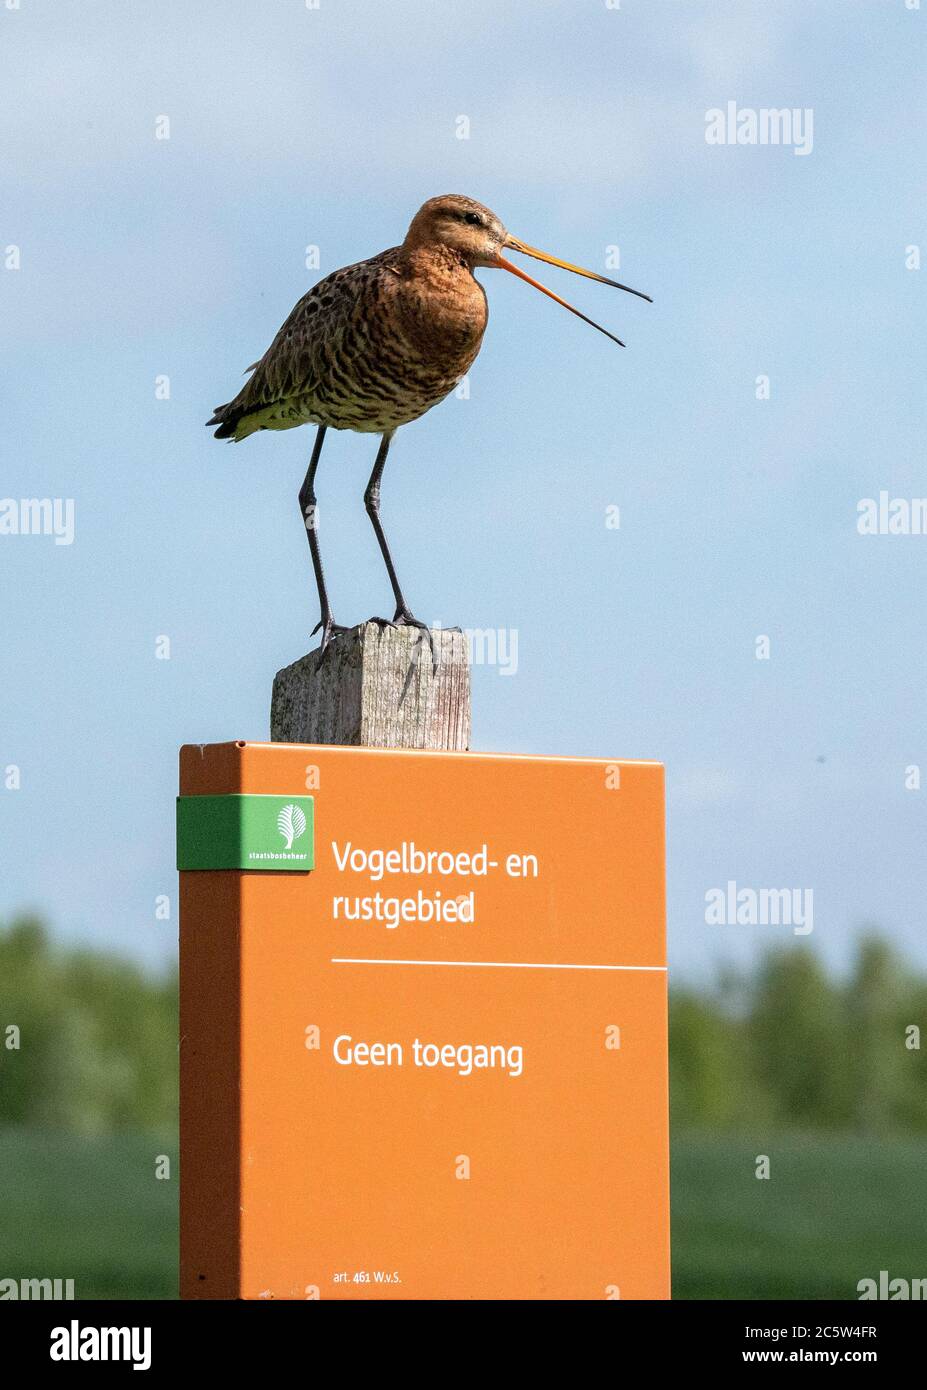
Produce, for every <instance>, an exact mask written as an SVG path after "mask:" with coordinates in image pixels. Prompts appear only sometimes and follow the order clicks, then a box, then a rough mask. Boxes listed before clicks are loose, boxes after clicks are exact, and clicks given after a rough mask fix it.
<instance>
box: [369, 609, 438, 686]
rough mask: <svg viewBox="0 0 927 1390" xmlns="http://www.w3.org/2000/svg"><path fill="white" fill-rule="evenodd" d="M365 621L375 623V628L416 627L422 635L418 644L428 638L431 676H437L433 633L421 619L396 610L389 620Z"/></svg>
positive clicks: (436, 657) (401, 610) (436, 655)
mask: <svg viewBox="0 0 927 1390" xmlns="http://www.w3.org/2000/svg"><path fill="white" fill-rule="evenodd" d="M367 621H368V623H376V625H377V627H417V628H418V629H419V631H420V632H421V634H422V636H421V637H420V638H419V642H420V643H421V642H423V641H424V640H425V638H426V637H427V638H428V647H429V650H430V652H431V667H432V674H434V675H437V671H438V654H437V652H436V651H435V639H434V633H433V632H432V630H431V628H430V627H429V626H428V624H427V623H423V622H422V620H421V618H416V617H415V616H414V614H412V613H410V612H409V610H408V608H397V609H396V612H395V613H394V614H393V616H392V617H391V618H368V619H367Z"/></svg>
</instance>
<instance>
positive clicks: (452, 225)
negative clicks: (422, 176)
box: [405, 193, 508, 269]
mask: <svg viewBox="0 0 927 1390" xmlns="http://www.w3.org/2000/svg"><path fill="white" fill-rule="evenodd" d="M507 236H508V232H507V231H506V230H505V228H504V227H503V225H502V223H501V222H500V221H499V219H498V217H497V216H496V214H495V213H494V212H490V211H489V208H484V207H483V204H482V203H476V202H474V201H473V199H472V198H464V197H461V195H460V194H459V193H445V194H444V195H443V196H442V197H440V198H429V199H428V202H427V203H424V204H423V205H422V206H421V207H420V208H419V210H418V212H417V213H416V214H415V216H414V217H413V219H412V224H411V226H410V227H409V231H408V233H407V235H406V240H405V244H406V246H407V247H409V248H413V247H416V246H434V245H436V244H437V245H439V246H446V247H447V248H448V250H450V251H455V252H456V253H457V255H458V256H460V257H461V258H462V259H463V260H464V261H466V263H467V265H469V266H470V267H471V269H472V268H473V267H474V266H477V265H494V264H495V263H496V260H497V259H498V256H499V253H500V251H501V250H502V248H503V246H504V245H505V240H506V237H507Z"/></svg>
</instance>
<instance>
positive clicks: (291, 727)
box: [270, 622, 470, 752]
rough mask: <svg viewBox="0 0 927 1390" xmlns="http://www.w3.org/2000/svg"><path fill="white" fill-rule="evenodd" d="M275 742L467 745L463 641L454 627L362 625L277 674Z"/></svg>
mask: <svg viewBox="0 0 927 1390" xmlns="http://www.w3.org/2000/svg"><path fill="white" fill-rule="evenodd" d="M270 737H271V742H273V743H338V744H343V745H349V746H359V747H362V748H431V749H436V750H440V751H445V752H464V751H465V750H466V749H467V748H469V746H470V666H469V662H468V660H467V639H466V637H465V636H464V634H463V633H462V632H460V631H459V630H457V629H453V630H446V629H434V630H432V632H431V634H430V641H429V638H428V637H427V636H426V635H425V634H424V633H423V632H422V631H420V630H419V629H417V628H414V627H387V626H382V625H380V624H378V623H373V622H368V623H363V624H362V625H361V626H360V627H355V628H351V630H350V631H349V632H346V633H343V634H342V635H341V636H339V637H336V638H335V639H334V641H333V642H332V644H331V646H330V648H329V650H328V651H327V652H326V653H325V656H324V657H320V656H319V653H318V652H310V653H309V655H308V656H304V657H302V658H301V659H300V660H299V661H295V662H294V663H293V665H292V666H285V667H284V669H283V670H282V671H278V672H277V676H276V679H275V680H274V690H273V697H272V700H271V712H270Z"/></svg>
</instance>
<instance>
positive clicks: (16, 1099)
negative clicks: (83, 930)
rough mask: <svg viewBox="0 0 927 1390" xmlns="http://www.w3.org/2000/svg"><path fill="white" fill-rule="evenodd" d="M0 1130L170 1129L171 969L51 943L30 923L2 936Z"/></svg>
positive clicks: (173, 1119) (173, 1052)
mask: <svg viewBox="0 0 927 1390" xmlns="http://www.w3.org/2000/svg"><path fill="white" fill-rule="evenodd" d="M13 1030H16V1031H15V1032H14V1031H13ZM0 1124H16V1125H32V1126H37V1127H41V1128H48V1129H52V1128H53V1129H61V1130H69V1131H71V1132H72V1133H76V1134H100V1133H105V1132H109V1131H114V1130H130V1129H131V1130H138V1129H146V1130H152V1131H154V1130H158V1131H161V1132H164V1131H165V1130H166V1131H167V1132H170V1131H171V1130H172V1129H174V1128H176V1124H177V977H176V972H171V973H170V974H165V975H163V976H161V977H157V976H153V975H151V974H148V973H146V972H145V971H144V970H142V969H140V968H138V967H137V966H135V965H132V964H130V963H128V962H126V961H124V960H122V959H121V958H119V957H116V956H110V955H105V954H103V953H101V952H98V951H91V950H88V949H85V948H79V947H64V946H61V945H58V944H55V943H53V941H52V939H51V937H50V936H49V933H48V932H47V931H46V929H45V928H44V927H43V925H42V924H41V922H39V921H37V920H36V919H35V918H21V919H19V920H18V921H15V922H13V923H12V925H10V926H9V927H7V928H6V930H0Z"/></svg>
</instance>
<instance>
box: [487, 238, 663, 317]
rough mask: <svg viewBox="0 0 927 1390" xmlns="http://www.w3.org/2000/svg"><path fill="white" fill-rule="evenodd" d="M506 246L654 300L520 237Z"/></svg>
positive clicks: (507, 242) (509, 241)
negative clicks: (529, 243) (564, 259)
mask: <svg viewBox="0 0 927 1390" xmlns="http://www.w3.org/2000/svg"><path fill="white" fill-rule="evenodd" d="M505 245H506V248H508V247H511V248H512V250H513V251H520V252H521V253H522V255H523V256H533V257H534V259H535V260H536V261H545V262H546V263H547V265H556V266H559V267H560V269H561V270H572V272H573V274H574V275H585V277H586V279H587V280H598V282H599V284H600V285H611V287H612V289H613V290H625V291H626V293H627V294H636V295H637V297H638V299H646V301H647V303H648V304H652V303H653V300H652V299H651V298H650V295H649V294H644V292H643V290H632V289H631V286H630V285H621V284H619V283H618V281H617V280H609V279H608V278H607V277H606V276H605V275H597V274H596V272H595V271H594V270H584V269H583V267H582V266H581V265H571V264H570V262H569V261H560V260H558V259H557V257H556V256H548V254H547V252H546V251H539V250H538V248H537V247H536V246H529V245H528V243H527V242H525V241H519V240H518V237H514V236H510V237H508V238H507V240H506V243H505Z"/></svg>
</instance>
